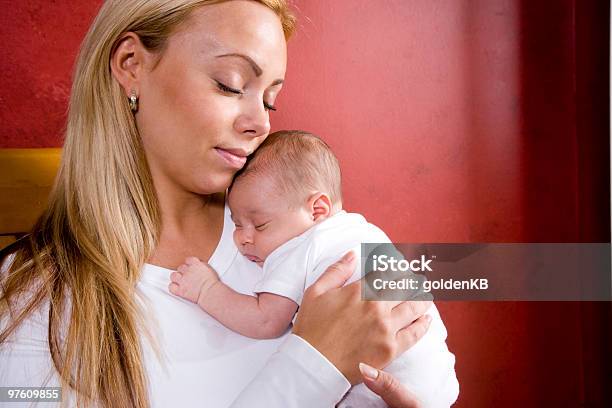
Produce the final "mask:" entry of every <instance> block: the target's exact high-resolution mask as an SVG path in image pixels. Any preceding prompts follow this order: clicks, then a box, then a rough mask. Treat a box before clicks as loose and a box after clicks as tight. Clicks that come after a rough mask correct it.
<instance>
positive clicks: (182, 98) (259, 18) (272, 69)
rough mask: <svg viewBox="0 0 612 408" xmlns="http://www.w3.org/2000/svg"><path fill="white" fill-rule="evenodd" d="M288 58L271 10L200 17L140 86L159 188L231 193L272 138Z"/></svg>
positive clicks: (232, 6)
mask: <svg viewBox="0 0 612 408" xmlns="http://www.w3.org/2000/svg"><path fill="white" fill-rule="evenodd" d="M286 59H287V52H286V44H285V37H284V34H283V30H282V27H281V23H280V20H279V18H278V17H277V15H276V14H275V13H274V12H273V11H272V10H270V9H268V8H267V7H265V6H263V5H261V4H258V3H255V2H252V1H228V2H225V3H220V4H214V5H209V6H203V7H201V8H199V9H197V10H195V11H194V12H193V13H192V15H191V16H190V18H189V19H188V20H187V21H186V22H184V23H183V24H182V25H181V26H180V27H178V28H177V30H176V32H175V33H173V34H172V35H171V36H170V38H169V40H168V43H167V47H166V48H165V50H164V51H163V54H162V56H161V58H160V59H159V62H158V63H157V64H156V65H154V64H153V63H151V64H150V65H151V66H150V67H147V68H146V69H145V70H144V71H145V72H144V73H143V74H142V80H141V81H140V83H139V110H138V113H137V114H136V122H137V126H138V129H139V131H140V134H141V137H142V140H143V145H144V149H145V152H146V155H147V160H148V162H149V166H150V168H151V173H152V175H153V179H154V182H155V184H156V187H157V188H158V189H159V188H160V187H161V188H163V189H164V190H165V191H168V189H170V190H177V189H178V190H179V191H184V192H193V193H197V194H212V193H216V192H221V191H223V190H224V189H226V188H227V187H228V186H229V185H230V183H231V180H232V177H233V175H234V174H235V173H236V172H237V171H238V170H239V169H240V168H241V167H242V166H243V165H244V163H245V161H246V156H247V155H249V154H251V153H252V152H253V151H254V150H255V149H256V148H257V147H258V146H259V144H260V143H261V142H263V140H264V139H265V137H266V136H267V135H268V132H269V130H270V110H272V109H273V107H274V103H275V99H276V96H277V95H278V93H279V91H280V89H281V87H282V81H283V79H284V77H285V67H286ZM162 186H163V187H162Z"/></svg>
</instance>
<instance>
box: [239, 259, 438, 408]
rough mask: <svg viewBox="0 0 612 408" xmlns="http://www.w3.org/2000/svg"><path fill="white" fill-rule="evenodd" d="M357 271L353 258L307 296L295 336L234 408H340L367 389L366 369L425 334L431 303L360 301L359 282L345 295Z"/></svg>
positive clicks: (329, 272)
mask: <svg viewBox="0 0 612 408" xmlns="http://www.w3.org/2000/svg"><path fill="white" fill-rule="evenodd" d="M354 266H355V258H354V254H352V253H349V254H347V255H346V256H345V257H343V259H341V260H340V261H339V262H337V263H336V264H334V265H332V266H330V267H329V268H328V270H327V271H326V272H325V273H324V274H323V275H322V276H321V277H320V278H319V279H318V280H317V282H315V283H314V284H313V285H312V286H310V287H309V288H308V290H307V291H306V293H305V294H304V300H303V303H302V305H301V308H300V313H299V314H298V317H297V320H296V323H295V326H294V328H293V332H294V334H293V335H291V336H289V337H288V338H287V340H286V341H285V342H284V343H283V345H281V347H280V348H279V350H278V351H277V352H276V353H275V354H274V355H273V356H272V358H270V360H269V361H268V362H267V364H266V366H265V367H264V368H263V369H262V370H261V371H260V372H259V373H258V375H257V376H256V377H255V379H254V380H253V381H252V382H251V383H250V384H249V385H248V386H247V388H246V389H245V390H243V392H242V393H241V394H240V395H239V396H238V398H237V399H236V400H235V401H234V403H233V404H232V407H234V408H242V407H267V408H276V407H279V408H280V407H287V408H300V407H308V408H311V407H313V406H316V407H333V406H334V405H335V404H336V403H337V402H338V401H339V400H340V399H341V398H342V396H343V395H344V394H345V393H346V392H347V391H348V389H349V388H350V385H351V384H356V383H358V382H360V381H361V373H360V371H359V363H360V362H362V361H367V362H369V363H370V364H372V365H374V366H377V367H382V366H385V365H387V364H388V363H389V362H390V361H391V360H392V359H393V358H394V357H395V356H396V355H397V354H399V353H401V352H403V351H405V350H406V349H408V348H410V347H411V346H412V345H414V344H415V343H416V342H417V341H418V340H419V339H420V338H421V337H422V336H423V335H424V334H425V332H426V331H427V328H428V325H429V320H428V319H427V318H425V317H423V314H424V313H425V311H426V309H427V307H429V304H427V302H413V303H407V302H364V301H361V297H360V291H361V289H360V282H359V281H358V282H355V283H352V284H350V285H348V286H345V287H342V285H343V284H344V283H345V282H346V280H347V279H349V277H350V276H351V274H352V272H353V270H354ZM398 390H399V389H398ZM398 390H396V391H398ZM390 396H391V395H387V397H390ZM398 408H403V407H398Z"/></svg>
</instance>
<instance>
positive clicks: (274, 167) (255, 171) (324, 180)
mask: <svg viewBox="0 0 612 408" xmlns="http://www.w3.org/2000/svg"><path fill="white" fill-rule="evenodd" d="M252 176H258V177H261V176H267V177H272V180H273V181H274V186H275V188H276V189H277V190H278V193H279V194H280V195H281V196H282V197H285V198H288V199H289V204H290V205H299V204H301V203H303V202H304V201H305V200H307V199H308V197H309V195H310V194H312V193H313V192H315V191H319V192H321V193H325V194H328V195H329V199H330V201H331V202H332V204H334V205H339V204H341V203H342V177H341V173H340V165H339V164H338V159H337V158H336V156H335V155H334V153H333V152H332V151H331V149H330V148H329V146H328V145H327V143H325V142H324V141H323V140H322V139H321V138H319V137H318V136H316V135H314V134H312V133H308V132H305V131H303V130H281V131H278V132H274V133H271V134H270V135H269V136H268V137H267V138H266V140H265V141H264V142H263V143H262V144H261V145H260V146H259V148H258V149H257V150H256V151H255V153H254V154H253V155H252V156H251V157H250V158H249V160H248V162H247V164H246V165H245V166H244V168H243V169H242V170H241V171H240V172H238V173H237V174H236V176H235V178H234V183H236V182H240V180H241V179H245V178H249V177H252Z"/></svg>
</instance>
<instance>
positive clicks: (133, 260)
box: [0, 0, 456, 407]
mask: <svg viewBox="0 0 612 408" xmlns="http://www.w3.org/2000/svg"><path fill="white" fill-rule="evenodd" d="M293 25H294V20H293V18H292V16H291V15H290V13H289V12H288V9H287V7H286V5H285V2H284V0H260V1H244V0H240V1H226V2H223V1H221V2H220V1H195V0H191V1H189V0H174V1H167V0H166V1H162V0H154V1H151V0H131V1H126V0H112V1H107V2H106V3H105V4H104V6H103V7H102V9H101V10H100V13H99V14H98V16H97V17H96V20H95V21H94V23H93V25H92V27H91V28H90V30H89V32H88V34H87V36H86V38H85V40H84V42H83V45H82V49H81V52H80V55H79V59H78V63H77V67H76V72H75V76H74V83H73V88H72V93H71V99H70V110H69V115H68V124H67V130H66V139H65V145H64V151H63V159H62V164H61V166H60V170H59V173H58V176H57V182H56V186H55V189H54V191H53V193H52V194H51V197H50V202H49V205H48V207H47V209H46V211H45V212H44V214H43V215H42V217H41V218H40V220H39V221H38V223H37V224H36V226H35V227H34V229H33V231H32V234H31V235H30V237H29V238H28V239H27V240H24V241H23V243H21V245H18V246H17V247H18V249H17V250H16V252H14V254H13V255H11V258H10V259H11V262H10V266H8V263H6V264H5V269H8V270H7V271H6V274H5V275H4V277H3V280H2V289H3V290H2V303H1V305H2V306H0V307H1V308H2V309H0V310H1V313H2V314H1V316H2V327H0V329H1V330H2V331H1V333H0V342H1V343H2V350H1V356H2V357H1V358H0V360H1V363H2V364H1V365H2V367H3V372H5V373H10V376H9V374H6V378H4V377H3V378H2V380H3V383H2V384H1V385H2V386H42V385H44V384H46V385H47V386H51V385H59V384H60V383H61V384H62V385H63V386H64V388H63V389H64V393H65V397H66V394H68V393H67V391H68V389H69V388H68V386H69V387H70V388H71V389H73V390H76V391H77V392H75V393H70V394H69V395H67V397H68V398H71V401H70V402H71V403H77V402H78V403H79V404H82V405H88V404H90V403H94V402H96V403H98V404H100V405H102V406H113V407H123V406H125V407H146V406H149V405H150V404H153V405H158V406H168V405H170V404H172V405H176V406H194V405H198V404H200V403H202V405H204V406H213V407H218V406H227V405H230V404H232V401H233V406H236V407H242V406H267V407H275V406H278V407H281V406H283V407H285V406H322V407H323V406H333V405H334V404H335V403H336V402H338V400H339V399H340V398H341V397H342V395H343V394H344V393H345V392H346V391H347V390H348V388H349V386H350V384H354V383H357V382H360V381H362V380H364V379H363V378H362V376H361V374H360V372H359V369H358V367H359V362H362V361H366V362H368V363H369V364H372V365H375V366H377V367H382V366H384V365H386V364H387V363H388V362H389V361H390V360H391V359H392V358H393V357H394V356H395V355H397V354H398V353H399V352H402V351H404V350H406V349H408V348H409V347H411V346H412V345H413V344H414V343H416V341H417V340H418V339H419V338H420V337H422V336H423V334H424V333H425V331H426V330H427V326H428V324H429V321H428V319H427V318H426V317H424V312H425V309H426V308H427V306H428V305H425V304H423V303H418V302H417V303H408V302H405V303H400V302H361V301H360V290H359V285H358V284H353V285H348V286H346V287H343V288H340V287H341V286H342V284H343V283H344V281H345V280H346V279H347V278H348V276H349V275H350V274H351V270H352V268H353V266H354V260H352V259H350V257H345V259H343V260H341V261H339V262H338V263H337V264H335V265H333V266H332V267H330V269H329V270H328V271H327V272H326V273H325V274H324V275H323V276H322V277H321V279H320V280H319V281H318V282H317V283H315V285H313V286H312V287H311V288H310V289H309V290H308V292H307V293H306V295H305V297H304V303H303V306H302V309H301V311H300V314H299V317H298V320H297V321H296V324H295V326H294V328H293V334H288V335H286V336H285V337H283V338H281V339H278V340H274V341H253V340H250V339H244V338H241V337H239V336H237V335H235V334H233V333H231V332H229V331H228V330H226V329H225V328H223V327H222V326H220V325H218V324H217V323H216V322H215V321H213V320H211V319H210V318H208V317H207V316H205V315H204V314H202V313H201V312H199V310H197V308H195V307H193V306H192V305H188V304H186V303H183V302H182V301H180V300H178V299H177V298H174V297H172V296H171V295H169V294H168V293H167V291H166V290H165V288H166V287H167V284H168V279H169V278H168V276H169V274H170V272H171V270H172V269H174V268H176V266H177V265H179V264H180V263H181V262H182V261H183V259H184V258H185V257H186V256H187V255H190V256H197V257H199V258H200V259H208V260H209V262H210V263H211V265H213V266H214V267H215V269H217V271H219V273H220V275H221V276H222V278H223V279H225V280H226V281H227V282H228V284H231V285H233V286H234V288H235V289H236V290H242V291H245V292H246V293H248V292H249V288H251V287H252V284H253V283H254V282H255V281H256V280H257V273H258V270H257V268H255V267H254V266H253V265H252V264H247V263H244V262H243V263H241V262H242V261H241V260H242V258H241V257H237V256H236V251H235V247H234V246H233V243H232V240H231V231H232V229H233V225H232V222H231V219H230V218H229V214H228V212H227V209H226V207H225V204H224V200H225V197H224V192H225V190H226V188H227V187H228V186H229V184H230V182H231V180H232V176H233V175H234V174H235V172H236V171H237V170H238V169H239V168H240V167H241V166H242V165H243V164H244V161H245V159H246V156H247V155H248V154H250V153H251V152H253V151H254V150H255V149H256V148H257V146H258V145H259V144H260V143H261V142H262V141H263V140H264V139H265V137H266V136H267V134H268V132H269V129H270V124H269V111H270V110H274V107H273V105H274V100H275V98H276V96H277V95H278V93H279V91H280V88H281V87H282V82H283V80H284V76H285V65H286V44H285V41H286V39H287V38H288V37H289V36H290V35H291V32H292V30H293ZM162 288H163V289H162ZM9 313H10V315H9ZM9 317H10V318H9ZM438 320H439V317H438ZM440 324H441V322H440ZM363 333H368V336H364V335H363ZM47 334H48V336H47ZM442 343H443V340H442ZM444 347H445V346H444ZM451 356H452V355H451ZM362 367H364V366H362ZM18 368H19V369H18ZM364 368H365V369H364V370H363V371H364V373H366V374H367V373H368V372H369V371H368V370H367V367H364ZM370 371H371V370H370ZM449 375H450V376H451V377H452V378H451V380H454V381H455V382H456V379H455V378H454V371H453V372H452V375H451V374H449ZM370 377H372V379H368V377H366V379H365V381H366V384H367V385H369V386H370V387H371V388H372V389H373V390H375V391H376V392H378V393H379V394H380V395H381V396H382V397H383V398H385V399H386V400H387V401H389V404H390V405H392V406H397V407H404V406H412V405H413V404H414V403H415V401H414V400H413V399H412V398H411V397H410V396H409V394H408V392H407V391H406V390H405V389H403V388H402V387H398V386H397V384H395V383H394V382H393V379H391V378H389V377H388V376H387V375H386V374H385V373H382V372H379V371H377V370H374V373H373V374H370ZM443 377H444V376H443ZM46 380H48V381H46ZM442 380H447V378H446V377H444V378H442ZM7 381H12V382H13V383H6V382H7Z"/></svg>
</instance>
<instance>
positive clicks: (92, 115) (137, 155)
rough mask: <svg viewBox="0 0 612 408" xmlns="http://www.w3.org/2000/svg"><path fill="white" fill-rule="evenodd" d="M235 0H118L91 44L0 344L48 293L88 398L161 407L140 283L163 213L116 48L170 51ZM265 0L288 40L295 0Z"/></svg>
mask: <svg viewBox="0 0 612 408" xmlns="http://www.w3.org/2000/svg"><path fill="white" fill-rule="evenodd" d="M223 1H227V0H109V1H106V2H105V3H104V5H103V6H102V8H101V10H100V12H99V13H98V15H97V17H96V19H95V21H94V22H93V24H92V26H91V28H90V29H89V31H88V33H87V35H86V37H85V39H84V41H83V43H82V45H81V49H80V52H79V57H78V61H77V64H76V69H75V73H74V81H73V85H72V92H71V97H70V106H69V113H68V121H67V126H66V134H65V143H64V150H63V155H62V161H61V165H60V169H59V172H58V175H57V178H56V182H55V186H54V189H53V191H52V193H51V195H50V198H49V203H48V205H47V208H46V210H45V211H44V213H43V214H42V216H41V217H40V218H39V219H38V221H37V223H36V225H35V226H34V227H33V229H32V231H31V233H30V234H29V236H28V237H27V238H26V239H24V240H22V241H21V244H20V245H18V246H17V249H16V250H15V251H14V253H13V254H14V257H13V258H12V262H11V264H10V266H9V268H8V271H7V273H5V274H3V275H2V279H1V280H0V283H1V290H2V291H1V293H0V321H8V325H7V326H6V327H5V328H4V330H2V331H1V332H0V344H1V343H4V342H5V341H6V340H7V339H8V338H9V336H10V335H11V334H12V333H14V331H15V330H16V328H17V327H18V326H19V325H20V324H21V323H22V322H23V321H24V319H25V318H27V317H28V316H29V315H30V314H32V313H33V312H34V311H35V310H37V309H39V308H40V307H41V306H42V305H43V303H44V302H45V301H48V302H49V321H48V324H49V326H48V334H49V335H48V342H49V350H50V353H51V357H52V360H53V363H54V366H55V368H56V370H57V371H58V373H59V374H60V378H61V380H62V382H63V383H64V384H65V385H68V386H70V387H71V388H72V389H74V390H76V395H77V404H78V405H79V406H88V405H91V404H100V405H102V406H113V407H147V406H148V405H149V401H148V393H147V386H146V376H145V373H144V368H143V362H142V356H141V347H140V342H139V340H140V333H141V331H142V330H143V329H144V326H143V322H142V314H141V310H140V308H139V307H138V304H137V301H136V298H135V287H136V283H137V282H138V279H139V276H140V270H141V268H142V266H143V264H144V263H145V261H146V260H147V259H148V258H149V257H150V255H151V254H152V252H153V250H154V249H155V246H156V243H157V240H158V235H159V231H160V222H161V221H160V214H159V208H158V202H157V197H156V193H155V190H154V188H153V181H152V178H151V174H150V171H149V167H148V164H147V162H146V159H145V154H144V151H143V147H142V143H141V140H140V136H139V134H138V131H137V129H136V126H135V122H134V117H133V115H132V113H131V111H130V109H129V105H128V103H127V98H126V96H125V93H124V91H123V90H122V88H121V87H120V85H119V84H118V82H117V81H116V80H115V79H114V78H113V76H112V74H111V71H110V59H111V56H112V54H113V52H114V49H115V46H116V44H117V42H118V40H119V38H120V36H121V34H123V33H125V32H129V31H131V32H134V33H136V34H137V35H138V36H139V37H140V39H141V41H142V43H143V44H144V46H145V47H147V48H148V49H149V50H150V51H154V52H158V53H159V54H160V55H161V53H162V52H163V50H164V46H165V44H166V40H167V38H168V37H169V36H170V35H171V33H172V32H173V30H174V29H175V27H177V26H178V25H179V24H181V22H183V21H184V20H185V19H186V18H187V17H188V16H189V14H190V13H191V12H192V11H193V10H194V9H195V8H197V7H200V6H202V5H206V4H213V3H220V2H223ZM256 1H257V2H259V3H262V4H264V5H265V6H267V7H269V8H270V9H272V10H273V11H274V12H275V13H276V14H277V15H278V16H279V19H280V21H281V23H282V26H283V30H284V32H285V37H286V38H287V39H288V38H289V36H290V35H291V33H292V31H293V28H294V24H295V19H294V17H293V16H292V14H291V12H290V10H289V9H288V7H287V4H286V2H285V0H256ZM1 261H2V260H0V262H1ZM6 317H10V318H8V319H5V318H6Z"/></svg>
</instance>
